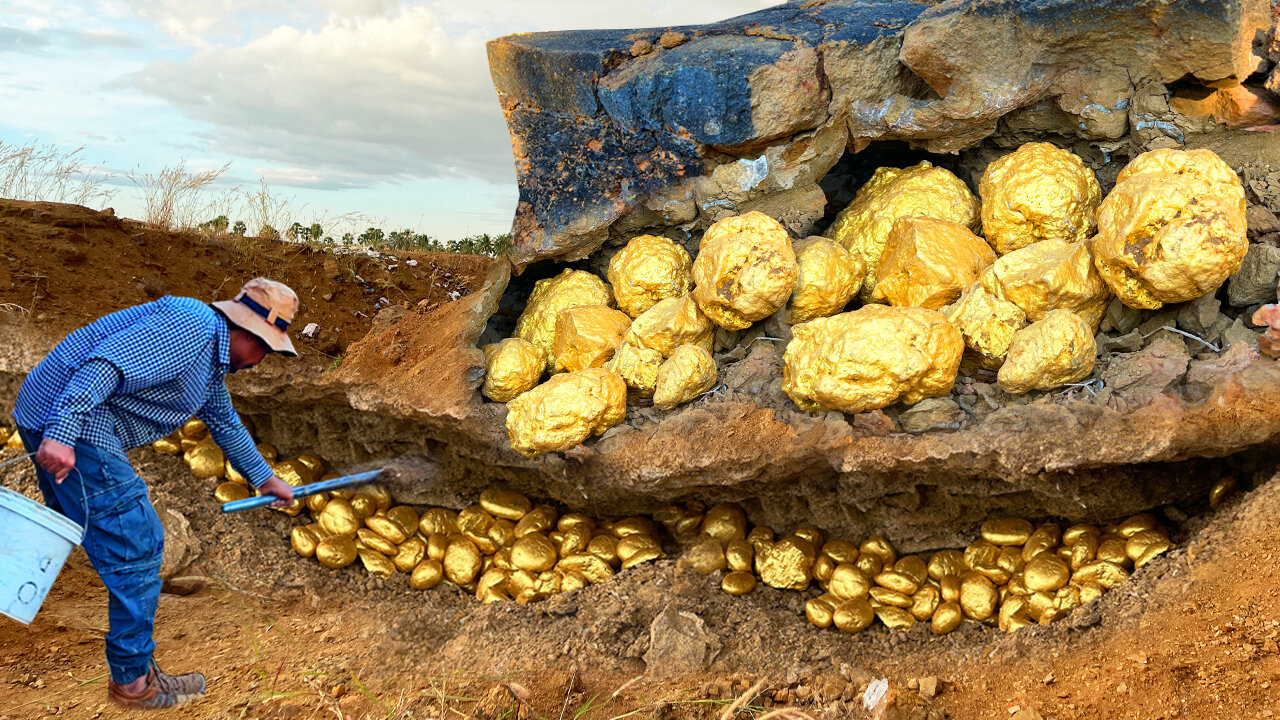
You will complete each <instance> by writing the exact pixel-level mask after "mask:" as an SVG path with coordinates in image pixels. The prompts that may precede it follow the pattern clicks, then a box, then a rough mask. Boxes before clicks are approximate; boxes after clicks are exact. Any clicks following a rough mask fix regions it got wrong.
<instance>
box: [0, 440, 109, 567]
mask: <svg viewBox="0 0 1280 720" xmlns="http://www.w3.org/2000/svg"><path fill="white" fill-rule="evenodd" d="M35 456H36V454H35V453H27V454H26V455H19V456H18V457H16V458H10V459H8V460H5V461H4V462H0V468H3V467H5V466H6V465H12V464H14V463H16V462H21V461H23V460H29V459H32V458H34V457H35ZM32 462H34V460H32ZM71 472H73V473H75V474H76V479H77V480H79V481H80V499H81V500H83V501H84V528H82V529H81V531H80V544H81V545H83V544H84V538H85V536H86V535H88V534H89V491H88V490H85V488H84V475H81V474H80V468H78V467H73V468H71Z"/></svg>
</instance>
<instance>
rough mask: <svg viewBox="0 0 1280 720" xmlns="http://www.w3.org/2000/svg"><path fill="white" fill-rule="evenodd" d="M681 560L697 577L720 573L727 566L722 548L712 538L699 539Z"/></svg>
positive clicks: (717, 541) (718, 542)
mask: <svg viewBox="0 0 1280 720" xmlns="http://www.w3.org/2000/svg"><path fill="white" fill-rule="evenodd" d="M683 559H684V561H685V562H686V563H688V565H689V567H690V568H692V569H693V571H694V572H696V573H698V574H699V575H710V574H712V573H715V572H720V571H721V570H724V569H725V568H726V567H727V566H728V561H727V558H726V557H725V554H724V546H723V545H722V544H721V543H720V541H719V540H717V539H716V538H714V537H711V536H707V537H703V538H700V539H699V540H698V541H697V542H696V543H694V544H693V545H691V546H690V547H689V549H688V550H686V551H685V553H684V556H683Z"/></svg>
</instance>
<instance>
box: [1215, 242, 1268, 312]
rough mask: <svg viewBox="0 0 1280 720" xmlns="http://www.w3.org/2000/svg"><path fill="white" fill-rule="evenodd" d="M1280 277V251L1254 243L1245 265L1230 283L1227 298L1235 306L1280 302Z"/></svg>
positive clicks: (1250, 245)
mask: <svg viewBox="0 0 1280 720" xmlns="http://www.w3.org/2000/svg"><path fill="white" fill-rule="evenodd" d="M1277 276H1280V248H1277V247H1272V246H1271V245H1265V244H1263V243H1250V244H1249V251H1248V252H1247V253H1245V256H1244V263H1243V264H1241V265H1240V269H1239V270H1238V271H1236V274H1235V275H1232V276H1231V280H1230V281H1228V283H1227V299H1228V301H1229V302H1230V303H1231V304H1232V305H1234V306H1235V307H1245V306H1247V305H1252V304H1254V303H1260V302H1272V301H1274V300H1275V299H1276V277H1277Z"/></svg>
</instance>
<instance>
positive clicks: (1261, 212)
mask: <svg viewBox="0 0 1280 720" xmlns="http://www.w3.org/2000/svg"><path fill="white" fill-rule="evenodd" d="M1244 218H1245V223H1246V224H1248V226H1249V237H1262V236H1263V235H1269V234H1271V233H1274V232H1280V218H1277V217H1276V214H1275V213H1273V212H1271V211H1270V210H1268V209H1267V208H1265V207H1263V206H1262V205H1250V206H1249V207H1247V208H1245V211H1244Z"/></svg>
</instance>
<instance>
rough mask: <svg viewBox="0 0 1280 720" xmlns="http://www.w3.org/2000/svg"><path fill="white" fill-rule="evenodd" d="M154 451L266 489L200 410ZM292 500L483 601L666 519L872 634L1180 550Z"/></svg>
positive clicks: (297, 534) (1146, 529) (1007, 623)
mask: <svg viewBox="0 0 1280 720" xmlns="http://www.w3.org/2000/svg"><path fill="white" fill-rule="evenodd" d="M246 425H248V426H249V427H250V428H252V426H251V425H250V424H249V423H248V422H247V421H246ZM251 432H252V430H251ZM15 435H16V434H15ZM153 447H154V448H155V449H156V450H157V451H158V452H161V453H165V454H170V455H177V454H179V453H181V454H182V455H183V459H184V460H185V461H186V462H187V464H188V466H189V467H190V468H191V471H192V473H194V474H195V475H196V476H197V477H200V478H205V479H209V478H218V479H223V478H225V481H224V482H222V483H220V484H219V485H218V487H217V489H216V490H215V491H214V496H215V497H216V498H217V499H218V501H219V502H229V501H231V500H239V499H242V498H246V497H250V496H251V495H253V494H254V490H253V489H252V488H250V487H249V486H248V484H247V483H246V482H245V480H244V478H243V477H241V476H240V475H239V473H237V472H236V471H235V470H234V469H233V468H232V467H231V465H230V464H229V463H228V462H227V461H226V458H225V457H223V455H222V451H221V450H219V449H218V447H217V445H216V444H214V443H213V440H212V439H211V438H210V437H209V435H208V430H207V428H205V426H204V423H203V422H201V421H200V420H196V419H193V420H190V421H188V422H187V423H186V424H185V425H184V426H183V427H182V428H181V429H180V430H179V431H178V432H176V433H174V435H172V436H170V437H168V438H165V439H163V440H159V441H157V442H156V443H154V445H153ZM258 449H259V451H260V452H261V453H262V454H263V457H264V458H265V459H266V460H267V461H268V463H270V464H271V467H272V468H273V469H274V470H275V472H276V474H277V475H278V476H280V477H281V478H282V479H284V480H285V481H286V482H289V483H290V484H292V485H294V486H301V485H306V484H309V483H312V482H316V481H318V480H321V479H327V478H328V477H332V476H324V475H323V473H324V470H325V467H324V461H323V460H321V459H320V458H319V457H317V456H315V455H310V454H303V455H300V456H298V457H297V458H296V459H293V460H284V461H280V460H279V459H278V457H277V453H276V451H275V448H273V447H271V446H270V445H266V444H259V445H258ZM1215 492H1217V488H1216V487H1215ZM1219 494H1221V493H1219ZM280 511H281V512H284V513H286V514H288V515H291V516H298V515H301V514H302V513H303V512H304V511H306V512H307V513H309V519H310V521H311V522H309V523H307V524H305V525H297V526H295V527H294V528H293V530H292V534H291V538H290V543H291V545H292V546H293V549H294V550H295V551H296V552H297V553H298V554H299V555H301V556H303V557H307V558H310V557H314V558H315V559H316V560H317V561H319V562H320V564H321V565H324V566H325V567H328V568H335V569H337V568H344V567H347V566H349V565H352V564H354V563H355V562H356V560H359V561H360V563H361V564H362V565H363V566H364V568H365V570H366V571H368V572H369V573H370V574H372V575H376V576H378V577H391V576H393V575H395V574H396V573H406V574H408V575H409V585H410V586H411V587H413V588H415V589H419V590H428V589H431V588H433V587H435V586H437V585H439V584H440V583H441V582H443V581H448V582H450V583H453V584H454V585H457V586H458V587H461V588H463V589H464V590H466V591H467V592H469V593H472V594H474V595H475V597H476V598H477V599H479V600H481V601H483V602H498V601H502V600H515V601H516V602H520V603H527V602H532V601H536V600H541V599H543V598H546V597H548V596H550V595H554V594H556V593H561V592H570V591H573V590H577V589H580V588H583V587H586V586H587V585H591V584H596V583H601V582H605V581H607V580H608V579H610V578H612V577H613V576H614V575H615V574H616V573H617V572H618V571H620V570H625V569H627V568H631V567H634V566H636V565H639V564H641V563H646V562H649V561H652V560H657V559H659V558H663V557H666V554H665V553H664V552H663V548H662V541H661V539H660V537H659V534H658V526H659V525H661V526H663V527H665V528H666V530H667V532H668V533H669V534H670V535H671V537H673V538H675V539H676V540H677V541H679V542H680V543H681V544H682V545H684V547H685V551H684V553H683V555H682V556H681V559H680V563H681V565H682V566H684V567H688V568H690V569H692V570H694V571H696V572H698V573H701V574H703V575H711V574H713V573H717V572H722V571H727V572H726V573H725V575H724V577H723V578H722V580H721V587H722V589H723V590H724V591H725V592H726V593H728V594H730V595H745V594H747V593H749V592H751V591H752V590H754V589H755V587H756V583H757V581H759V582H762V583H764V584H766V585H769V586H770V587H774V588H779V589H783V590H798V591H802V592H803V591H806V590H809V589H810V588H811V586H812V585H814V584H816V585H817V586H818V587H819V588H821V589H822V591H823V594H822V595H819V596H817V597H814V598H812V599H810V600H809V601H808V603H807V604H806V606H805V614H806V616H807V617H808V619H809V621H810V622H811V623H813V624H814V625H817V626H819V627H823V628H827V627H832V626H834V627H836V628H838V629H839V630H841V631H843V632H847V633H855V632H859V631H861V630H864V629H866V628H867V627H869V626H870V625H871V623H872V622H873V621H874V620H875V619H876V618H879V619H880V621H881V622H882V623H884V624H885V625H887V626H888V627H890V628H892V629H895V630H905V629H909V628H911V627H912V626H913V625H915V624H916V623H917V622H929V623H930V624H931V626H932V628H933V631H934V632H935V633H939V634H942V633H949V632H951V631H952V630H955V629H956V628H957V627H959V625H960V623H961V622H964V621H966V620H969V621H973V622H977V623H982V624H986V625H995V626H997V627H999V628H1000V629H1001V630H1006V631H1014V630H1017V629H1018V628H1021V627H1025V626H1027V625H1031V624H1033V623H1039V624H1042V625H1047V624H1049V623H1051V622H1053V621H1055V620H1058V619H1060V618H1062V617H1064V616H1065V615H1067V614H1068V613H1070V612H1071V611H1072V610H1073V609H1075V608H1076V607H1079V606H1080V605H1083V604H1085V603H1088V602H1091V601H1092V600H1094V599H1096V598H1097V597H1098V596H1100V595H1101V594H1102V593H1103V592H1105V591H1107V590H1110V589H1112V588H1114V587H1116V586H1118V585H1119V584H1120V583H1122V582H1124V581H1125V580H1126V579H1127V578H1128V577H1129V573H1130V572H1132V571H1133V570H1134V569H1136V568H1140V567H1142V566H1143V565H1146V564H1147V563H1148V562H1150V561H1151V560H1152V559H1153V558H1155V557H1156V556H1158V555H1160V554H1161V553H1164V552H1166V551H1168V550H1169V549H1170V548H1172V547H1173V544H1172V543H1171V542H1170V541H1169V537H1168V534H1167V533H1166V532H1165V530H1164V528H1162V527H1161V526H1160V523H1159V522H1158V521H1157V520H1156V519H1155V518H1154V517H1152V516H1151V515H1135V516H1134V517H1131V518H1129V519H1128V520H1125V521H1124V522H1122V523H1119V524H1117V525H1114V526H1109V527H1105V528H1099V527H1095V526H1093V525H1074V526H1072V527H1069V528H1067V529H1066V530H1063V529H1061V527H1059V526H1058V525H1055V524H1053V523H1045V524H1042V525H1038V526H1037V525H1033V524H1032V523H1031V522H1030V521H1027V520H1022V519H1017V518H1005V519H1001V520H993V521H989V522H987V523H985V524H984V525H983V526H982V530H981V535H982V538H981V539H980V540H977V541H975V542H974V543H972V544H971V545H969V546H968V547H967V548H965V549H964V550H963V551H960V550H942V551H940V552H936V553H933V554H932V556H930V557H929V558H928V559H927V560H926V559H925V558H924V557H923V556H919V555H906V556H903V557H898V554H897V552H896V551H895V550H894V548H893V546H892V545H891V544H890V543H889V542H888V541H887V540H885V539H883V538H880V537H873V538H870V539H868V540H865V541H863V542H862V543H861V544H854V543H852V542H847V541H844V540H836V539H826V538H825V537H824V535H823V533H822V531H821V530H818V529H817V528H813V527H800V528H797V529H796V530H795V531H794V532H793V533H791V534H790V535H787V536H786V537H783V538H777V537H775V535H774V532H773V530H772V529H770V528H768V527H765V526H762V525H757V526H755V527H751V526H750V525H749V524H748V521H747V515H746V512H744V511H743V509H742V508H741V507H739V506H738V505H736V504H733V503H722V504H720V505H716V506H715V507H712V508H710V509H707V508H706V506H705V505H703V504H701V503H698V502H691V503H688V504H686V505H684V506H674V505H673V506H668V507H665V508H662V509H661V510H659V511H658V512H657V513H655V514H654V517H653V519H649V518H646V517H639V516H636V517H629V518H625V519H622V520H616V521H605V520H594V519H592V518H590V517H587V516H586V515H582V514H578V513H571V514H565V515H561V514H560V513H559V512H558V511H557V510H556V509H555V508H553V507H551V506H550V505H534V504H533V502H532V501H530V500H529V498H527V497H525V496H524V495H521V494H520V493H518V492H514V491H510V490H496V489H491V490H486V491H484V492H483V493H481V494H480V501H479V503H477V504H476V505H472V506H470V507H468V508H465V509H463V510H461V511H458V512H455V511H453V510H448V509H445V508H428V509H425V510H422V511H421V512H419V510H417V509H415V508H413V507H410V506H408V505H396V504H395V503H394V501H393V500H392V498H391V495H390V493H388V492H387V491H386V490H385V489H384V488H381V487H378V486H366V487H362V488H359V489H357V490H335V491H333V492H329V493H322V494H318V495H312V496H310V497H307V498H306V499H305V500H299V501H297V502H295V503H294V504H293V505H292V506H291V507H288V508H282V509H280Z"/></svg>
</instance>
